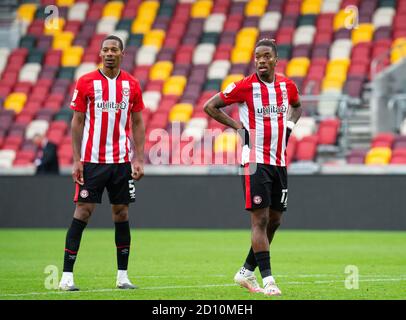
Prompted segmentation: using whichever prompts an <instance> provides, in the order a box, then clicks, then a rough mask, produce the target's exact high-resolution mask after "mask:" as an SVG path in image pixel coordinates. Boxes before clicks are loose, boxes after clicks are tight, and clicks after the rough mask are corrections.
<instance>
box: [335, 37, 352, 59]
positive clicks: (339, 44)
mask: <svg viewBox="0 0 406 320" xmlns="http://www.w3.org/2000/svg"><path fill="white" fill-rule="evenodd" d="M351 49H352V41H351V40H350V39H338V40H336V41H334V42H333V44H332V45H331V47H330V60H334V59H348V58H350V56H351Z"/></svg>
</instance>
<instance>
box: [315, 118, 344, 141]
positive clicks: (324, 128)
mask: <svg viewBox="0 0 406 320" xmlns="http://www.w3.org/2000/svg"><path fill="white" fill-rule="evenodd" d="M339 127H340V120H339V119H327V120H323V121H321V122H320V124H319V128H318V132H317V135H318V143H319V144H329V145H332V144H336V142H337V136H338V130H339Z"/></svg>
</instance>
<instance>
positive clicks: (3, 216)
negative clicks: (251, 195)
mask: <svg viewBox="0 0 406 320" xmlns="http://www.w3.org/2000/svg"><path fill="white" fill-rule="evenodd" d="M240 179H241V178H240V177H239V176H147V177H144V179H143V180H142V181H140V182H136V198H137V199H136V203H135V204H132V205H131V206H130V219H131V226H132V227H135V228H249V214H248V213H247V212H246V211H245V210H244V209H243V208H244V201H243V192H242V187H241V183H240ZM0 190H1V192H0V227H3V228H4V227H13V228H26V227H38V228H49V227H60V228H67V227H68V225H69V224H70V222H71V219H72V214H73V210H74V203H73V201H72V199H73V193H74V185H73V183H72V180H71V178H70V177H44V176H42V177H36V176H34V177H22V176H13V177H11V176H2V177H0ZM112 225H113V224H112V222H111V210H110V205H109V202H108V198H107V194H106V192H105V194H104V195H103V204H101V205H98V206H97V208H96V211H95V213H94V214H93V216H92V218H91V220H90V223H89V227H111V226H112ZM282 228H285V229H354V230H362V229H363V230H406V177H405V176H401V175H399V176H396V175H391V176H383V175H370V176H364V175H360V176H348V175H337V176H326V175H318V176H298V175H296V176H293V175H291V176H290V177H289V200H288V211H287V212H286V213H285V214H284V217H283V223H282Z"/></svg>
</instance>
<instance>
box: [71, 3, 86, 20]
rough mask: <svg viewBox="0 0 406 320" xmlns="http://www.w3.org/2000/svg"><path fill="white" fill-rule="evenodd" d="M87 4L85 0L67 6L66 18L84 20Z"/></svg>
mask: <svg viewBox="0 0 406 320" xmlns="http://www.w3.org/2000/svg"><path fill="white" fill-rule="evenodd" d="M87 9H89V5H88V4H87V3H86V2H79V3H75V4H74V5H72V6H71V7H70V8H69V11H68V20H77V21H85V19H86V13H87Z"/></svg>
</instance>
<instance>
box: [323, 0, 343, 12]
mask: <svg viewBox="0 0 406 320" xmlns="http://www.w3.org/2000/svg"><path fill="white" fill-rule="evenodd" d="M340 4H341V0H325V1H324V2H323V5H322V6H321V10H320V13H337V12H338V11H339V10H340Z"/></svg>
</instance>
